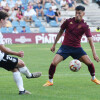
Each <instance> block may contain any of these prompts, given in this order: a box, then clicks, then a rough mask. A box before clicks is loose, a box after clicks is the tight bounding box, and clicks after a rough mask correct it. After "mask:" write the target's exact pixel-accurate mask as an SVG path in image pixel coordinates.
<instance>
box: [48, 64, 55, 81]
mask: <svg viewBox="0 0 100 100" xmlns="http://www.w3.org/2000/svg"><path fill="white" fill-rule="evenodd" d="M55 70H56V66H55V65H53V64H51V65H50V68H49V79H52V78H53V75H54V73H55Z"/></svg>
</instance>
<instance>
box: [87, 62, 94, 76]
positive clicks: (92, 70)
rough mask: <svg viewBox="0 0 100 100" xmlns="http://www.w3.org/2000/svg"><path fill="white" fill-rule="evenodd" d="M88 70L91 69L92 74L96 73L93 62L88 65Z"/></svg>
mask: <svg viewBox="0 0 100 100" xmlns="http://www.w3.org/2000/svg"><path fill="white" fill-rule="evenodd" d="M88 70H89V72H90V74H91V76H94V75H95V68H94V65H93V63H92V64H91V65H88Z"/></svg>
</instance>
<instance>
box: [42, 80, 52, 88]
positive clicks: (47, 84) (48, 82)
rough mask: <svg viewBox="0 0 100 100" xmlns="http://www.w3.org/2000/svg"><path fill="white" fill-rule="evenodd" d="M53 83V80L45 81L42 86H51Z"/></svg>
mask: <svg viewBox="0 0 100 100" xmlns="http://www.w3.org/2000/svg"><path fill="white" fill-rule="evenodd" d="M52 85H53V82H50V81H47V82H46V83H45V84H44V85H43V86H45V87H46V86H52Z"/></svg>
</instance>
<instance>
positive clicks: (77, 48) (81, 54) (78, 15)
mask: <svg viewBox="0 0 100 100" xmlns="http://www.w3.org/2000/svg"><path fill="white" fill-rule="evenodd" d="M84 11H85V7H83V6H81V5H80V6H77V7H76V8H75V17H73V18H69V19H66V20H65V22H64V23H63V24H62V25H61V29H60V31H59V33H58V35H57V37H56V39H55V42H54V44H53V46H52V48H51V51H52V52H54V51H55V46H56V43H57V41H58V40H59V38H60V37H61V35H62V34H63V32H64V30H65V36H64V40H63V43H62V45H61V47H60V48H59V50H58V51H57V53H56V55H55V57H54V59H53V61H52V63H51V65H50V68H49V80H48V81H47V82H46V83H45V84H44V85H43V86H51V85H53V76H54V73H55V70H56V66H57V65H58V63H60V62H61V61H63V60H65V59H66V58H67V57H69V56H71V57H72V58H73V59H78V60H80V61H81V62H83V63H84V64H86V65H87V67H88V70H89V72H90V74H91V77H92V78H91V81H93V82H94V83H96V84H100V81H99V80H97V79H96V77H95V67H94V65H93V63H92V62H91V60H90V58H89V56H88V55H87V54H86V52H85V51H84V50H83V49H82V47H81V45H80V41H81V38H82V35H83V34H85V35H86V37H87V39H88V41H89V44H90V47H91V49H92V54H93V57H94V60H96V61H97V62H99V61H100V60H99V58H98V56H97V55H96V51H95V47H94V44H93V40H92V35H91V32H90V29H89V26H88V25H87V24H86V22H84V20H83V16H84V15H85V12H84Z"/></svg>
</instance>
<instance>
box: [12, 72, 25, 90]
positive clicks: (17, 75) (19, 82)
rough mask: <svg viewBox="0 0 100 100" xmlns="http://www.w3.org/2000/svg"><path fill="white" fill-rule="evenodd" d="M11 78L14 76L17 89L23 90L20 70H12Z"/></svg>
mask: <svg viewBox="0 0 100 100" xmlns="http://www.w3.org/2000/svg"><path fill="white" fill-rule="evenodd" d="M13 78H14V80H15V82H16V84H17V87H18V89H19V91H24V87H23V79H22V77H21V75H20V72H19V71H17V72H13Z"/></svg>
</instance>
